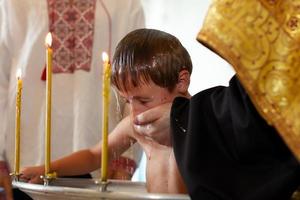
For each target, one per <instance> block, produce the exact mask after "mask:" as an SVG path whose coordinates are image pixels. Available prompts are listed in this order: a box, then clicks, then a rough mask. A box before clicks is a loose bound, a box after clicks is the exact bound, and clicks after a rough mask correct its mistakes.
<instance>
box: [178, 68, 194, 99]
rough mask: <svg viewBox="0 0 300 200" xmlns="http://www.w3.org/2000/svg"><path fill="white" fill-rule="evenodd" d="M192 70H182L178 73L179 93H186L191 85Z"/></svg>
mask: <svg viewBox="0 0 300 200" xmlns="http://www.w3.org/2000/svg"><path fill="white" fill-rule="evenodd" d="M190 76H191V74H190V72H189V71H187V70H185V69H184V70H181V71H180V72H179V75H178V83H177V90H178V92H179V93H182V94H186V93H187V92H188V89H189V85H190Z"/></svg>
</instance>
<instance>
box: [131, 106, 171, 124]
mask: <svg viewBox="0 0 300 200" xmlns="http://www.w3.org/2000/svg"><path fill="white" fill-rule="evenodd" d="M170 108H171V103H165V104H162V105H159V106H156V107H154V108H152V109H149V110H147V111H145V112H143V113H140V114H139V115H137V116H136V117H135V119H134V121H133V123H134V124H136V125H144V124H148V123H151V122H153V121H156V120H158V119H159V118H161V116H163V115H165V114H166V112H167V113H170Z"/></svg>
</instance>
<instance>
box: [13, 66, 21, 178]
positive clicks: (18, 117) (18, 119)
mask: <svg viewBox="0 0 300 200" xmlns="http://www.w3.org/2000/svg"><path fill="white" fill-rule="evenodd" d="M21 73H22V72H21V69H18V70H17V95H16V122H15V123H16V125H15V169H14V170H15V171H14V174H15V175H19V174H20V138H21V128H20V127H21V126H20V125H21V99H22V79H21Z"/></svg>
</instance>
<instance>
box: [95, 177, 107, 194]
mask: <svg viewBox="0 0 300 200" xmlns="http://www.w3.org/2000/svg"><path fill="white" fill-rule="evenodd" d="M95 184H96V185H99V191H100V192H107V191H108V190H107V186H108V185H109V184H110V181H107V180H106V181H101V179H99V180H95Z"/></svg>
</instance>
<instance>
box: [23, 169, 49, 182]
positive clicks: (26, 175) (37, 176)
mask: <svg viewBox="0 0 300 200" xmlns="http://www.w3.org/2000/svg"><path fill="white" fill-rule="evenodd" d="M44 172H45V167H44V166H36V167H25V168H23V169H22V170H21V177H20V178H21V179H23V180H24V181H26V182H28V183H42V182H43V180H42V179H41V175H44Z"/></svg>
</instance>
